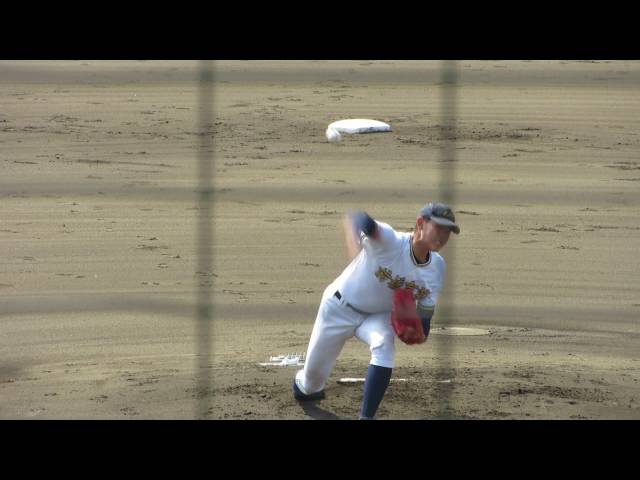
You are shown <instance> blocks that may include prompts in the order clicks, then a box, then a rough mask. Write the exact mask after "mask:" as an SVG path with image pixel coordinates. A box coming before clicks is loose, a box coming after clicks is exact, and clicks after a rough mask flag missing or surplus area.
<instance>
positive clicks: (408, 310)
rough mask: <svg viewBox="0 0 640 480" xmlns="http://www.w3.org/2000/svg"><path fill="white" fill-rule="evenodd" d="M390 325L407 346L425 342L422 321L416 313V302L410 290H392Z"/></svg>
mask: <svg viewBox="0 0 640 480" xmlns="http://www.w3.org/2000/svg"><path fill="white" fill-rule="evenodd" d="M391 325H393V329H394V330H395V332H396V334H397V335H398V338H399V339H400V340H402V341H403V342H404V343H406V344H407V345H415V344H417V343H423V342H424V341H425V338H426V337H425V335H424V330H423V329H422V321H421V320H420V316H419V315H418V312H417V311H416V300H415V298H414V297H413V291H412V290H411V289H410V288H397V289H396V290H394V292H393V309H392V310H391Z"/></svg>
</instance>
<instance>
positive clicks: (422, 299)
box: [296, 222, 446, 395]
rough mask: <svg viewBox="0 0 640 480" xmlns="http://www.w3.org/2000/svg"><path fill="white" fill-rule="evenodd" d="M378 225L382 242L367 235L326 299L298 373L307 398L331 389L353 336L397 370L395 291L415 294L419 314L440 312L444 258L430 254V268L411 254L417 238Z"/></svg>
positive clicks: (375, 360)
mask: <svg viewBox="0 0 640 480" xmlns="http://www.w3.org/2000/svg"><path fill="white" fill-rule="evenodd" d="M376 223H377V231H378V232H379V238H378V239H377V240H376V239H372V238H369V237H367V236H366V235H365V234H364V233H362V234H361V235H360V245H361V246H362V250H360V252H359V253H358V255H356V257H355V258H354V259H353V260H352V262H351V263H350V264H349V265H348V266H347V268H345V270H344V271H343V272H342V273H341V274H340V276H339V277H338V278H336V279H335V280H334V281H333V282H332V283H331V284H330V285H329V286H328V287H327V288H326V289H325V291H324V293H323V295H322V301H321V302H320V308H319V309H318V315H317V317H316V321H315V324H314V326H313V331H312V333H311V339H310V340H309V347H308V349H307V355H306V359H305V365H304V368H303V369H302V370H300V371H298V372H297V373H296V380H297V384H298V386H299V387H300V389H301V390H302V392H303V393H304V394H307V395H308V394H312V393H315V392H319V391H320V390H322V389H323V388H324V387H325V384H326V382H327V380H328V379H329V375H330V374H331V371H332V370H333V367H334V365H335V362H336V360H337V358H338V355H339V354H340V351H341V350H342V347H343V346H344V344H345V342H346V341H347V340H348V339H349V338H351V337H353V336H356V337H357V338H359V339H360V340H362V341H363V342H365V343H366V344H368V345H369V348H370V350H371V361H370V363H371V364H372V365H378V366H380V367H386V368H393V366H394V360H395V346H394V340H395V336H396V335H395V332H394V330H393V327H392V326H391V310H392V306H393V290H394V289H396V288H410V289H412V290H413V292H414V297H415V298H416V300H417V302H418V304H417V306H418V309H421V310H433V309H434V308H435V305H436V302H437V300H438V295H439V293H440V290H441V289H442V286H443V284H444V275H445V270H446V264H445V261H444V259H443V258H442V257H441V256H440V255H439V254H438V253H436V252H430V253H429V258H428V259H427V261H426V262H425V263H424V264H420V263H418V262H416V259H415V257H414V255H413V252H412V249H411V242H412V233H400V232H396V231H395V230H394V229H393V228H392V227H391V226H390V225H388V224H386V223H382V222H376ZM336 292H338V293H337V295H336ZM338 297H340V298H338Z"/></svg>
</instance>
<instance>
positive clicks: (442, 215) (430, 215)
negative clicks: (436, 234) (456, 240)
mask: <svg viewBox="0 0 640 480" xmlns="http://www.w3.org/2000/svg"><path fill="white" fill-rule="evenodd" d="M420 215H421V216H422V217H423V218H425V219H427V220H433V221H434V222H436V223H437V224H438V225H444V226H446V227H449V229H450V230H451V231H452V232H453V233H455V234H458V233H460V227H459V226H458V225H456V217H455V215H454V214H453V210H451V207H449V205H447V204H445V203H427V204H426V205H425V206H424V207H422V210H420Z"/></svg>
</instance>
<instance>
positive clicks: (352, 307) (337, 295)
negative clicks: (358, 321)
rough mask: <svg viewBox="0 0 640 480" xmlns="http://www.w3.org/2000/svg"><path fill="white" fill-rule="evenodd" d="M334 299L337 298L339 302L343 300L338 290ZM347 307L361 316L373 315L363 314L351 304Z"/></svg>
mask: <svg viewBox="0 0 640 480" xmlns="http://www.w3.org/2000/svg"><path fill="white" fill-rule="evenodd" d="M333 296H334V297H336V298H337V299H338V300H342V295H341V294H340V292H339V291H338V290H336V293H334V294H333ZM346 305H347V307H349V308H350V309H351V310H353V311H355V312H358V313H359V314H361V315H371V314H370V313H369V312H363V311H362V310H360V309H359V308H356V307H354V306H353V305H351V304H350V303H347V304H346Z"/></svg>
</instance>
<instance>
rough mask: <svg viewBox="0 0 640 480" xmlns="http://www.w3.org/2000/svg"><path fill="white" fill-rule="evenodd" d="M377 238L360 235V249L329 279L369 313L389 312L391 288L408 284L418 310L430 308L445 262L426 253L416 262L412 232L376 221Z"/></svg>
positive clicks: (433, 302)
mask: <svg viewBox="0 0 640 480" xmlns="http://www.w3.org/2000/svg"><path fill="white" fill-rule="evenodd" d="M376 224H377V231H378V232H379V238H378V239H377V240H374V239H372V238H369V237H367V236H366V235H365V234H364V233H362V234H361V235H360V245H361V246H362V249H361V250H360V252H359V253H358V255H356V257H355V258H354V259H353V260H352V261H351V263H350V264H349V265H348V266H347V268H345V270H344V271H343V272H342V273H341V274H340V276H339V277H338V278H336V279H335V280H334V281H333V282H332V283H331V289H333V288H334V287H335V289H336V290H339V291H340V293H341V295H342V296H343V297H344V298H345V299H346V301H347V302H348V303H350V304H351V305H353V306H354V307H356V308H358V309H359V310H362V311H365V312H368V313H381V312H391V309H392V306H393V290H395V289H396V288H410V289H411V290H413V295H414V297H415V298H416V300H417V301H418V308H419V309H421V310H433V309H434V308H435V305H436V302H437V301H438V295H439V293H440V290H441V289H442V286H443V284H444V276H445V270H446V264H445V261H444V259H443V258H442V256H441V255H439V254H438V253H436V252H430V253H429V261H428V262H427V263H424V264H419V263H417V262H416V260H415V258H414V256H413V252H412V251H411V241H412V234H411V233H401V232H396V231H395V230H394V229H393V228H392V227H391V226H390V225H388V224H386V223H383V222H378V221H376Z"/></svg>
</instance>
